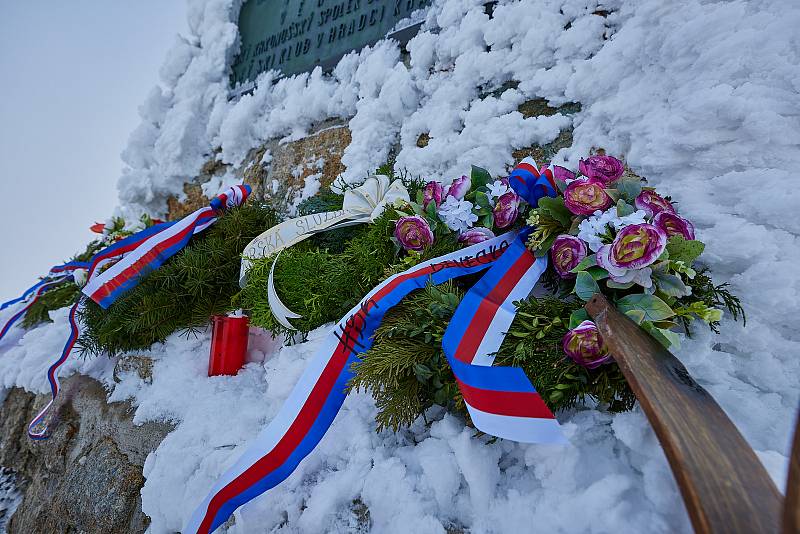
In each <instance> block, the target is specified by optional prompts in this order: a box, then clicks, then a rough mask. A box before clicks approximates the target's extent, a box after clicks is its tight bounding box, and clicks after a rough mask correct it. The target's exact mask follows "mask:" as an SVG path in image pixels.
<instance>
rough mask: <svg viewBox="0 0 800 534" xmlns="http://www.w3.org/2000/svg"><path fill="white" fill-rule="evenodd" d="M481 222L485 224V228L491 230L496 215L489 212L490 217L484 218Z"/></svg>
mask: <svg viewBox="0 0 800 534" xmlns="http://www.w3.org/2000/svg"><path fill="white" fill-rule="evenodd" d="M481 222H482V223H483V226H485V227H486V228H489V229H491V228H492V227H493V226H494V213H492V212H489V214H488V215H486V216H484V217H483V219H481Z"/></svg>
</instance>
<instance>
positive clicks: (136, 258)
mask: <svg viewBox="0 0 800 534" xmlns="http://www.w3.org/2000/svg"><path fill="white" fill-rule="evenodd" d="M249 194H250V186H249V185H237V186H234V187H231V188H228V189H227V190H226V191H224V192H223V193H220V194H219V195H218V196H217V197H216V198H214V199H212V200H211V203H210V205H209V206H206V207H204V208H200V209H198V210H197V211H195V212H194V213H192V214H190V215H187V216H186V217H184V218H183V219H181V220H180V221H178V222H176V223H163V224H158V225H154V226H151V227H150V228H148V229H146V230H143V231H142V232H139V233H138V234H135V235H133V236H130V237H128V238H126V239H123V240H122V241H119V242H118V243H115V245H120V244H122V243H125V242H126V241H127V240H128V239H130V238H132V237H136V238H137V240H136V247H135V248H133V249H132V250H129V249H127V248H126V247H125V246H123V247H120V248H121V249H122V250H121V254H124V256H123V257H122V259H120V260H119V261H117V262H116V263H115V264H114V265H112V266H111V267H109V268H108V269H106V270H105V271H103V272H102V273H98V272H97V271H96V268H93V269H92V270H91V271H90V272H89V275H90V276H89V281H88V282H87V284H86V286H85V287H84V288H83V293H84V294H85V295H86V296H87V297H89V298H91V299H92V300H93V301H95V302H96V303H97V304H99V305H100V306H102V307H103V308H108V307H109V306H111V304H113V303H114V302H115V301H116V300H117V299H118V298H119V296H120V295H122V294H123V293H125V292H126V291H128V290H129V289H131V288H132V287H134V286H136V285H137V284H138V283H139V280H140V279H141V278H142V277H143V276H145V275H146V274H147V273H150V272H152V271H154V270H156V269H158V268H159V267H160V266H161V265H162V264H163V263H164V262H165V261H167V259H169V258H170V257H171V256H173V255H174V254H175V253H177V252H178V251H179V250H181V249H182V248H183V247H185V246H186V244H187V243H188V242H189V239H191V237H192V236H193V235H194V234H197V233H200V232H202V231H203V230H205V229H206V228H208V227H209V226H211V225H212V224H214V222H216V220H217V216H218V215H219V214H220V213H222V211H223V210H224V209H226V208H229V207H232V206H238V205H240V204H242V203H243V202H244V201H245V200H246V199H247V197H248V195H249ZM153 228H156V229H157V230H155V231H154V230H153ZM148 230H150V233H148V234H146V232H148ZM115 245H112V246H111V247H109V249H112V248H114V247H115ZM107 251H108V249H106V251H104V252H107ZM113 252H114V253H116V252H120V250H115V251H113ZM108 254H109V253H107V254H106V256H108ZM118 255H119V254H117V256H118ZM117 256H114V257H117ZM93 267H95V266H94V265H93Z"/></svg>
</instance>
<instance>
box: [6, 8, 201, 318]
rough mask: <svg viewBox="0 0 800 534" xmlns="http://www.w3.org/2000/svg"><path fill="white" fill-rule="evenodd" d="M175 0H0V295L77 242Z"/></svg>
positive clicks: (182, 18) (151, 72) (111, 188)
mask: <svg viewBox="0 0 800 534" xmlns="http://www.w3.org/2000/svg"><path fill="white" fill-rule="evenodd" d="M186 31H187V30H186V6H185V2H184V0H126V1H122V0H117V1H113V2H109V1H102V0H70V1H69V2H64V1H57V0H51V1H42V0H23V1H20V0H0V198H2V204H3V208H2V209H0V302H4V301H6V300H9V299H11V298H13V297H16V296H18V295H20V294H21V293H22V291H23V290H25V289H26V288H27V287H28V286H30V285H32V284H33V283H34V282H36V281H37V277H38V276H40V275H43V274H45V273H46V272H47V270H48V269H49V268H50V267H51V266H52V265H55V264H58V263H61V262H63V261H66V260H68V259H69V258H70V257H71V256H72V255H74V254H75V253H77V252H79V251H82V250H83V249H84V248H85V245H86V243H88V242H89V241H90V240H91V239H92V236H93V235H94V234H92V233H91V232H90V231H89V229H88V228H89V226H91V225H92V224H93V223H94V222H96V221H97V222H102V221H104V220H105V219H106V218H107V217H108V216H109V215H110V214H111V212H112V210H113V209H114V207H115V206H116V204H117V188H116V183H117V178H118V177H119V175H120V173H121V169H122V161H121V160H120V153H121V152H122V150H123V148H125V145H126V143H127V140H128V136H129V134H130V133H131V132H132V131H133V129H134V128H135V127H136V126H137V125H138V124H139V116H138V107H139V104H140V103H141V102H143V101H144V99H145V96H146V95H147V93H148V92H149V90H150V89H151V88H152V87H153V86H154V85H155V84H156V83H158V69H159V67H160V66H161V63H162V61H163V59H164V58H165V57H166V53H167V50H168V49H169V48H170V47H171V46H172V44H173V42H174V41H175V36H176V35H177V34H178V33H183V34H185V33H186Z"/></svg>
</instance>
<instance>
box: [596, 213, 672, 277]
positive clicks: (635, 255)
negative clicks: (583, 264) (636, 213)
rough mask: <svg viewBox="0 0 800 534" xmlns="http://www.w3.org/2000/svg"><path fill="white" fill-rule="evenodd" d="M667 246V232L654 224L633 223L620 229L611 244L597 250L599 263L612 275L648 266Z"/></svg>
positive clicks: (623, 273)
mask: <svg viewBox="0 0 800 534" xmlns="http://www.w3.org/2000/svg"><path fill="white" fill-rule="evenodd" d="M666 246H667V234H665V233H664V231H663V230H661V229H660V228H657V227H655V226H653V225H652V224H646V223H645V224H631V225H629V226H626V227H625V228H623V229H622V230H620V231H619V233H618V234H617V236H616V237H615V238H614V242H613V243H611V244H610V245H603V246H602V247H600V250H598V251H597V265H599V266H600V267H602V268H603V269H605V270H606V271H608V273H609V274H610V275H611V276H612V277H615V276H617V277H620V276H623V275H625V273H626V272H627V271H628V270H629V269H642V268H643V267H647V266H648V265H650V264H651V263H653V262H654V261H656V260H657V259H658V257H659V256H661V253H662V252H664V249H665V248H666Z"/></svg>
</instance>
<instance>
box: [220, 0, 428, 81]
mask: <svg viewBox="0 0 800 534" xmlns="http://www.w3.org/2000/svg"><path fill="white" fill-rule="evenodd" d="M429 3H430V0H247V2H245V4H244V5H243V6H242V10H241V12H240V14H239V34H240V36H241V39H242V45H241V49H240V52H239V56H238V57H237V58H236V61H235V62H234V64H233V74H232V76H231V82H232V83H233V85H234V87H237V88H238V91H237V92H243V91H246V90H248V89H249V88H251V87H252V86H253V81H254V80H255V79H256V77H257V76H258V75H259V74H261V73H262V72H265V71H268V70H271V69H275V70H278V71H280V72H281V73H282V74H283V75H284V76H290V75H292V74H297V73H298V72H304V71H311V70H313V69H314V67H316V66H317V65H319V66H321V67H322V68H323V69H326V70H327V69H330V68H332V67H334V66H335V65H336V63H337V62H338V61H339V59H340V58H341V57H342V56H343V55H345V54H347V53H348V52H351V51H353V50H359V49H361V48H363V47H364V46H367V45H371V44H374V43H376V42H377V41H379V40H381V39H383V38H384V37H387V36H389V37H395V38H397V39H398V40H399V41H401V42H402V43H403V44H405V42H407V41H408V39H410V38H411V37H412V36H413V35H414V34H415V33H416V30H417V29H418V28H419V23H416V24H414V23H413V21H412V20H410V19H409V17H410V16H411V15H412V13H414V12H415V11H417V10H419V9H420V8H423V7H426V6H427V5H429ZM404 19H409V20H408V25H406V26H404V27H402V28H399V29H396V31H394V32H393V33H391V34H390V33H389V32H391V31H392V29H394V28H395V26H397V25H398V23H399V22H400V21H402V20H404ZM401 26H403V25H401Z"/></svg>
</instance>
